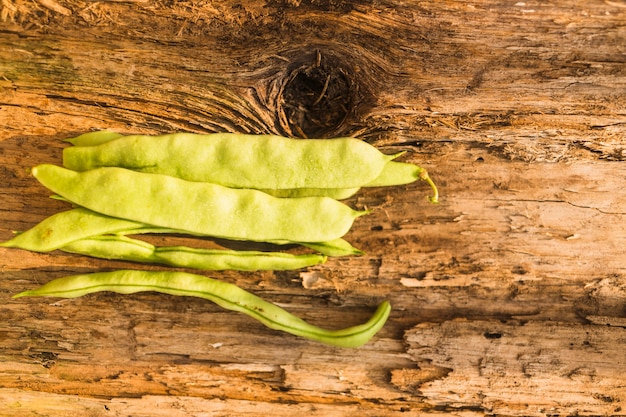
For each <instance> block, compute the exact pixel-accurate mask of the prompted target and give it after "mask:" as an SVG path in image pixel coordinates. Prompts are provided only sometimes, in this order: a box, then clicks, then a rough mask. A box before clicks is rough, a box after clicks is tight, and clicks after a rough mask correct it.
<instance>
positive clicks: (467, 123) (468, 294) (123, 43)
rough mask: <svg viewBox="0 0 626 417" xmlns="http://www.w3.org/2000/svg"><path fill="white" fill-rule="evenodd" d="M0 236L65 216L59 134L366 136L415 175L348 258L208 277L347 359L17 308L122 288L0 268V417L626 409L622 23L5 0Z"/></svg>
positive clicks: (490, 7) (278, 336) (11, 257)
mask: <svg viewBox="0 0 626 417" xmlns="http://www.w3.org/2000/svg"><path fill="white" fill-rule="evenodd" d="M0 19H1V20H0V178H1V181H0V197H1V201H2V203H0V239H2V240H4V239H8V238H10V236H11V234H12V231H13V230H25V229H26V228H29V227H31V226H33V225H35V224H36V223H37V222H38V221H40V220H42V219H43V218H45V217H46V216H48V215H51V214H53V213H55V212H57V211H59V210H62V209H65V208H67V205H65V204H64V203H63V202H60V201H56V200H52V199H49V198H48V194H49V193H48V192H47V191H46V190H45V189H44V188H43V187H41V186H39V185H38V184H37V183H36V181H35V180H34V179H33V178H32V177H31V176H30V174H29V170H30V168H31V167H32V166H33V165H36V164H39V163H55V164H60V163H61V151H62V149H63V147H65V146H66V145H65V144H64V143H63V142H62V139H64V138H68V137H72V136H75V135H77V134H80V133H83V132H85V131H89V130H92V129H103V128H106V129H113V130H116V131H119V132H120V133H149V134H156V133H164V132H172V131H192V132H216V131H232V132H249V133H268V132H269V133H278V134H283V135H289V136H296V137H310V136H324V137H335V136H342V135H346V136H358V137H361V138H363V139H364V140H367V141H368V142H370V143H372V144H374V145H376V146H378V147H380V148H381V149H382V150H384V151H385V152H395V151H400V150H403V151H407V153H406V154H405V155H404V156H403V158H404V159H405V160H407V161H411V162H415V163H418V164H420V165H421V166H423V167H425V168H427V169H428V170H429V172H430V174H431V176H432V177H433V178H434V180H435V181H436V182H437V184H438V186H439V187H440V192H441V195H442V198H441V203H440V204H439V205H431V204H429V203H428V201H427V198H426V197H427V196H428V195H429V190H428V188H427V187H426V186H425V185H424V184H422V183H415V184H411V185H407V186H401V187H393V188H388V189H377V188H372V189H367V190H363V191H361V192H360V193H359V194H358V195H357V196H355V197H353V198H352V199H350V200H349V201H348V203H349V204H350V205H351V206H353V207H355V208H368V209H371V210H372V214H370V215H369V216H365V217H362V218H359V219H358V220H357V221H356V222H355V225H354V227H353V229H352V230H351V231H350V233H349V234H348V235H347V236H346V238H347V239H349V240H350V241H351V242H352V243H353V244H354V245H356V246H358V247H360V248H361V249H363V250H364V251H365V252H366V255H364V256H361V257H353V258H342V259H332V260H330V261H329V262H328V263H326V264H324V265H322V266H318V267H315V268H310V269H308V270H302V271H291V272H263V273H235V272H223V273H215V274H211V276H216V277H218V278H221V279H224V280H227V281H229V282H233V283H236V284H238V285H240V286H242V287H244V288H246V289H248V290H250V291H253V292H255V293H256V294H258V295H261V296H263V297H264V298H266V299H268V300H270V301H273V302H276V303H278V304H280V305H281V306H283V307H284V308H286V309H287V310H289V311H291V312H293V313H295V314H297V315H299V316H301V317H303V318H304V319H306V320H308V321H310V322H312V323H315V324H319V325H324V326H327V327H344V326H346V325H350V324H354V323H358V322H361V321H363V320H364V319H366V318H367V317H368V316H369V314H371V312H372V311H373V310H374V308H375V306H376V305H377V303H378V302H379V301H381V300H382V299H389V300H390V301H391V303H392V306H393V311H392V315H391V318H390V320H389V322H388V324H387V325H386V326H385V327H384V328H383V330H382V331H381V332H380V333H379V335H377V337H375V339H374V340H372V341H371V342H370V343H369V344H367V345H365V346H364V347H362V348H360V349H359V350H350V349H347V350H346V349H339V348H331V347H326V346H322V345H319V344H315V343H313V342H308V341H304V340H301V339H298V338H295V337H292V336H289V335H285V334H282V333H279V332H275V331H272V330H269V329H266V328H265V327H263V326H262V325H260V324H257V323H256V322H254V321H251V320H250V319H249V318H247V317H243V316H240V315H237V314H233V313H229V312H226V311H224V310H221V309H220V308H218V307H216V306H214V305H212V304H210V303H206V302H204V301H202V300H196V299H192V298H177V297H172V296H164V295H158V294H152V293H143V294H136V295H132V296H121V295H114V294H97V295H90V296H86V297H83V298H80V299H74V300H55V299H19V300H12V299H11V298H10V297H11V295H13V294H15V293H17V292H19V291H21V290H24V289H27V288H33V287H34V286H36V285H38V284H41V283H44V282H47V281H49V280H51V279H53V278H56V277H60V276H64V275H67V274H71V273H77V272H87V271H97V270H98V271H99V270H109V269H115V268H128V267H133V268H135V267H139V268H146V269H157V268H160V267H158V266H152V265H148V266H136V265H134V264H130V263H125V262H109V261H102V260H94V259H90V258H86V257H81V256H76V255H70V254H63V253H59V252H53V253H48V254H36V253H30V252H25V251H19V250H8V249H0V294H1V295H0V297H2V298H1V300H2V306H1V307H0V318H1V319H2V320H0V404H3V405H2V406H1V407H0V415H7V416H14V415H19V416H36V415H63V416H83V415H90V416H100V415H101V416H109V415H120V416H130V415H132V416H159V415H168V416H200V415H203V416H205V415H208V416H226V415H228V416H240V415H241V416H243V415H247V416H250V415H259V416H261V415H263V416H265V415H268V414H270V413H271V414H272V415H278V416H291V415H295V414H299V413H307V414H309V415H311V416H340V415H341V416H343V415H345V416H349V415H362V416H383V415H384V416H400V415H402V416H406V415H433V416H436V415H446V416H447V415H453V416H479V415H506V416H548V415H589V416H591V415H594V416H595V415H626V411H624V404H626V385H625V383H624V379H623V374H624V372H625V371H626V356H625V354H624V349H623V345H624V342H625V340H626V281H625V280H626V256H625V255H624V249H623V248H624V247H625V245H626V226H625V224H626V190H625V188H624V187H623V184H624V181H625V180H626V165H624V160H625V159H626V139H625V138H626V135H625V133H626V110H625V109H626V4H624V2H623V1H620V0H613V1H599V0H597V1H596V0H594V1H589V2H584V3H581V2H576V1H560V2H535V1H532V2H531V1H525V2H505V1H498V0H485V1H471V2H460V1H443V2H417V1H412V2H397V1H393V0H388V1H378V2H371V1H363V2H343V1H311V0H301V1H291V0H290V1H281V2H265V1H261V0H254V1H250V2H245V3H244V4H242V3H241V2H234V1H230V0H222V1H214V2H153V1H131V2H118V1H102V2H91V1H77V0H68V1H65V0H45V1H43V0H40V1H35V2H26V1H18V0H4V1H2V2H1V3H0Z"/></svg>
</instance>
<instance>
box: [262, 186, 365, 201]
mask: <svg viewBox="0 0 626 417" xmlns="http://www.w3.org/2000/svg"><path fill="white" fill-rule="evenodd" d="M359 190H360V188H358V187H355V188H289V189H280V190H269V189H261V190H260V191H263V192H264V193H267V194H269V195H271V196H274V197H280V198H298V197H329V198H334V199H335V200H345V199H348V198H350V197H352V196H354V195H355V194H356V193H357V192H359Z"/></svg>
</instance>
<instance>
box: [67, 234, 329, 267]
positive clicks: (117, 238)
mask: <svg viewBox="0 0 626 417" xmlns="http://www.w3.org/2000/svg"><path fill="white" fill-rule="evenodd" d="M60 249H61V250H62V251H65V252H70V253H76V254H81V255H87V256H92V257H95V258H103V259H116V260H123V261H134V262H149V263H158V264H164V265H168V266H173V267H178V268H193V269H201V270H211V271H219V270H237V271H260V270H277V271H284V270H293V269H302V268H306V267H309V266H313V265H318V264H321V263H324V262H326V259H327V257H326V256H324V255H320V254H300V255H295V254H290V253H283V252H262V251H235V250H227V249H202V248H190V247H187V246H154V245H151V244H149V243H147V242H144V241H142V240H139V239H132V238H128V237H126V236H121V235H101V236H93V237H90V238H85V239H80V240H77V241H74V242H72V243H70V244H69V245H67V246H64V247H62V248H60Z"/></svg>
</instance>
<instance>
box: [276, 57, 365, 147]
mask: <svg viewBox="0 0 626 417" xmlns="http://www.w3.org/2000/svg"><path fill="white" fill-rule="evenodd" d="M294 55H295V56H294V57H293V58H292V62H291V63H290V64H289V66H288V67H287V69H286V71H285V72H284V73H283V74H282V77H281V79H280V80H279V85H280V87H279V89H278V97H277V99H276V104H277V108H276V111H277V117H278V122H279V126H280V128H281V130H283V131H284V133H285V134H287V135H288V136H294V137H301V138H314V137H315V138H321V137H337V136H342V135H347V134H349V131H350V130H351V127H354V126H355V125H358V121H359V119H360V118H361V117H362V115H363V114H364V113H365V112H366V111H368V110H369V109H371V103H372V102H373V101H374V100H373V93H372V88H371V84H372V81H371V80H369V79H368V78H367V77H366V76H363V74H362V73H359V70H358V69H359V68H361V67H363V65H364V63H360V62H359V60H360V59H359V57H355V56H350V55H348V54H346V53H345V51H341V52H338V51H333V50H327V49H324V50H322V49H314V50H312V51H310V52H305V53H299V54H294Z"/></svg>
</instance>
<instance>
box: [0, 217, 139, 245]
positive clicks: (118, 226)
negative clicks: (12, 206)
mask: <svg viewBox="0 0 626 417" xmlns="http://www.w3.org/2000/svg"><path fill="white" fill-rule="evenodd" d="M142 226H145V225H144V224H143V223H139V222H134V221H131V220H124V219H115V218H111V217H110V216H106V215H103V214H99V213H96V212H93V211H91V210H87V209H85V208H82V207H80V208H74V209H70V210H65V211H62V212H59V213H56V214H53V215H52V216H50V217H47V218H46V219H44V220H42V221H41V222H39V223H38V224H37V225H35V226H34V227H32V228H30V229H28V230H27V231H25V232H22V233H18V234H17V235H16V236H15V237H13V239H11V240H8V241H5V242H1V243H0V246H3V247H7V248H19V249H25V250H30V251H34V252H50V251H53V250H55V249H59V248H61V247H63V246H66V245H68V244H69V243H71V242H73V241H75V240H79V239H82V238H86V237H90V236H96V235H100V234H106V233H116V232H118V231H124V230H128V229H136V228H140V227H142Z"/></svg>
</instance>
